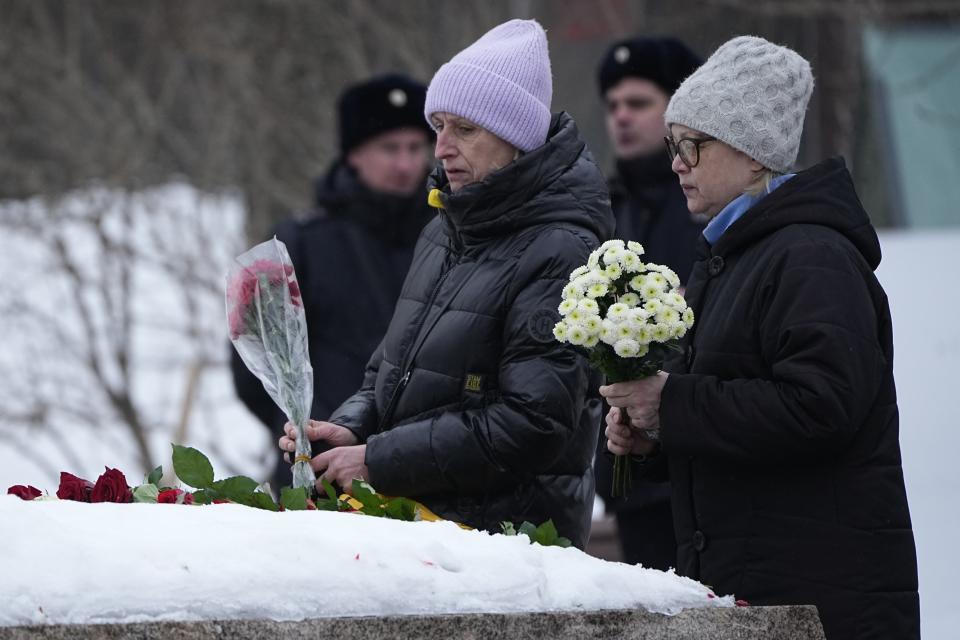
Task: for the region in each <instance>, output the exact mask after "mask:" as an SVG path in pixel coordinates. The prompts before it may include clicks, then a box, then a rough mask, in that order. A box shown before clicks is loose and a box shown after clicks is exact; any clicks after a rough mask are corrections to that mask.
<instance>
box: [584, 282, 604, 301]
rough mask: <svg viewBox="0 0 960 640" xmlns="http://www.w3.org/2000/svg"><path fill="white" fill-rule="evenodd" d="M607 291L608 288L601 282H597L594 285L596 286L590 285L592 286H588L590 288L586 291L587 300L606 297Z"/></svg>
mask: <svg viewBox="0 0 960 640" xmlns="http://www.w3.org/2000/svg"><path fill="white" fill-rule="evenodd" d="M608 289H609V287H608V286H607V285H606V284H605V283H603V282H598V283H596V284H592V285H590V287H589V288H588V289H587V297H588V298H602V297H603V296H605V295H607V290H608Z"/></svg>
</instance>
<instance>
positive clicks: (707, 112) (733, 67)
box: [664, 36, 813, 173]
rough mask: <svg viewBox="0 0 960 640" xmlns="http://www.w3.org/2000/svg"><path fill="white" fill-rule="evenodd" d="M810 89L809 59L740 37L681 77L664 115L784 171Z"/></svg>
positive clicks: (794, 154)
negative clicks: (689, 73) (683, 78)
mask: <svg viewBox="0 0 960 640" xmlns="http://www.w3.org/2000/svg"><path fill="white" fill-rule="evenodd" d="M811 93H813V74H812V73H811V72H810V63H808V62H807V61H806V60H805V59H804V58H803V57H802V56H801V55H800V54H799V53H797V52H796V51H793V50H792V49H788V48H786V47H781V46H779V45H775V44H773V43H771V42H767V41H766V40H764V39H763V38H758V37H756V36H739V37H737V38H734V39H732V40H729V41H728V42H726V43H724V44H723V45H721V46H720V48H719V49H717V50H716V51H715V52H714V53H713V55H712V56H710V57H709V58H708V59H707V61H706V62H705V63H703V66H702V67H700V68H699V69H697V70H696V71H694V72H693V74H691V75H690V77H689V78H687V79H686V80H684V81H683V84H681V85H680V87H679V88H678V89H677V90H676V92H675V93H674V94H673V97H672V98H671V99H670V104H669V105H668V106H667V111H666V113H665V114H664V120H665V121H666V123H667V126H669V125H671V124H682V125H684V126H685V127H690V128H691V129H696V130H697V131H702V132H703V133H706V134H709V135H711V136H713V137H715V138H717V139H718V140H722V141H723V142H726V143H727V144H728V145H730V146H731V147H733V148H734V149H739V150H740V151H742V152H744V153H745V154H747V155H748V156H750V157H751V158H753V159H754V160H756V161H757V162H759V163H760V164H762V165H763V166H765V167H767V168H768V169H773V170H774V171H778V172H781V173H786V172H787V171H789V170H790V168H791V167H792V166H793V163H794V161H795V160H796V159H797V151H798V150H799V148H800V133H801V132H802V131H803V116H804V114H805V112H806V110H807V103H808V102H809V101H810V94H811Z"/></svg>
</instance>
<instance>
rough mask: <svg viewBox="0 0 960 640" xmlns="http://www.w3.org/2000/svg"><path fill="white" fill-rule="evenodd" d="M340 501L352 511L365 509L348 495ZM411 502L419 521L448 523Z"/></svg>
mask: <svg viewBox="0 0 960 640" xmlns="http://www.w3.org/2000/svg"><path fill="white" fill-rule="evenodd" d="M377 496H378V497H380V498H383V499H384V500H387V499H388V498H387V497H386V496H384V495H383V494H380V493H378V494H377ZM340 500H342V501H343V502H346V503H347V504H348V505H350V508H351V509H356V510H357V511H360V510H361V509H363V503H362V502H360V501H359V500H357V499H356V498H354V497H353V496H351V495H350V494H348V493H343V494H340ZM411 502H413V504H414V508H415V509H416V513H417V520H422V521H424V522H446V520H445V519H444V518H441V517H440V516H438V515H437V514H435V513H434V512H433V511H430V509H427V508H426V507H425V506H423V505H422V504H420V503H419V502H417V501H416V500H411ZM454 524H455V525H457V526H458V527H460V528H461V529H464V530H466V531H473V527H468V526H467V525H465V524H460V523H459V522H454Z"/></svg>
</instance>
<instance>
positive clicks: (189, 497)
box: [157, 489, 193, 504]
mask: <svg viewBox="0 0 960 640" xmlns="http://www.w3.org/2000/svg"><path fill="white" fill-rule="evenodd" d="M181 495H183V504H193V494H192V493H187V492H186V491H184V490H182V489H167V490H166V491H161V492H160V493H159V494H158V495H157V502H158V503H164V504H177V502H178V500H179V498H180V496H181Z"/></svg>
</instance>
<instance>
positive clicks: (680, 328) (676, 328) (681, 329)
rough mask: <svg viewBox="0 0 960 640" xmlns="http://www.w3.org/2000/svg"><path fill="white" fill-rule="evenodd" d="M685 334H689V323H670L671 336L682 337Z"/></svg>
mask: <svg viewBox="0 0 960 640" xmlns="http://www.w3.org/2000/svg"><path fill="white" fill-rule="evenodd" d="M685 335H687V325H685V324H683V322H671V323H670V337H671V338H682V337H683V336H685Z"/></svg>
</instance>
